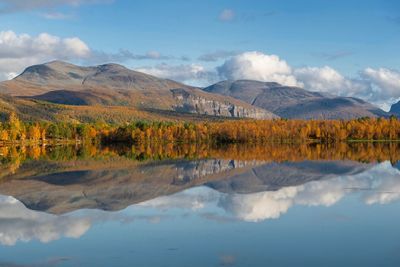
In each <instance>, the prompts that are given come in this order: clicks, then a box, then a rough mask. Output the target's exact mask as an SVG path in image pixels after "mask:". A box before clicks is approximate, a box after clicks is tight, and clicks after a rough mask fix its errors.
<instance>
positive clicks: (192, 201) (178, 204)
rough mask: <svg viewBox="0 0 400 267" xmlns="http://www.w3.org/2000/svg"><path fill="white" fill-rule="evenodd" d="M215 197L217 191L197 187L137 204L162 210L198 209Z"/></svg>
mask: <svg viewBox="0 0 400 267" xmlns="http://www.w3.org/2000/svg"><path fill="white" fill-rule="evenodd" d="M217 197H218V192H215V191H213V190H210V189H208V188H204V187H198V188H193V189H190V190H186V191H183V192H180V193H177V194H174V195H170V196H163V197H158V198H155V199H152V200H149V201H146V202H143V203H140V204H138V205H139V206H145V207H152V208H157V209H162V210H167V209H171V208H178V209H191V210H199V209H202V208H204V206H205V204H206V203H210V202H212V201H214V200H215V199H216V198H217Z"/></svg>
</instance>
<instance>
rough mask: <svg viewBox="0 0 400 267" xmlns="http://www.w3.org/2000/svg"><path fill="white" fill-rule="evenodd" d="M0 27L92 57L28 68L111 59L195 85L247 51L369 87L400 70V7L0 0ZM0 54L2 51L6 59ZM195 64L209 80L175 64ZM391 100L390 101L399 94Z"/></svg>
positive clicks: (284, 1) (313, 1) (267, 0)
mask: <svg viewBox="0 0 400 267" xmlns="http://www.w3.org/2000/svg"><path fill="white" fill-rule="evenodd" d="M0 25H1V26H0V31H12V32H13V33H15V34H16V35H17V37H20V35H21V34H29V35H30V36H31V37H32V38H35V37H36V36H38V35H39V34H41V33H47V34H49V35H51V36H56V37H59V38H61V39H63V38H72V37H76V38H79V40H80V41H82V42H83V43H84V44H85V45H86V46H87V48H88V49H89V50H90V56H88V55H86V56H82V55H78V56H77V55H76V54H68V55H65V56H64V55H62V54H61V53H62V51H59V52H57V53H55V52H54V53H48V54H47V55H46V51H44V52H43V51H39V52H38V53H42V55H37V56H36V58H35V59H36V60H34V59H31V60H24V61H23V62H26V63H27V65H29V64H30V63H39V62H36V61H40V60H44V61H46V60H50V59H56V58H61V59H66V60H69V61H73V62H77V63H82V64H86V65H87V64H98V63H105V62H107V61H115V62H119V63H122V64H124V65H126V66H128V67H131V68H139V69H140V70H142V71H148V72H150V73H152V74H159V75H160V76H168V73H169V74H170V76H172V77H171V78H181V80H182V81H185V82H189V83H193V84H196V83H198V84H205V83H207V82H211V80H220V79H223V78H224V77H220V76H221V73H217V74H216V75H215V74H214V76H213V78H212V79H211V78H207V79H206V81H204V77H205V76H207V77H209V72H210V71H211V72H215V71H214V68H215V67H218V66H220V65H222V64H224V62H225V61H226V60H229V57H232V56H236V55H238V54H240V53H245V52H247V51H258V52H260V53H263V54H265V55H277V56H279V58H280V60H284V61H285V62H286V63H287V64H288V65H289V66H290V68H292V69H297V68H306V67H313V68H322V67H324V66H329V67H330V68H332V69H334V70H335V71H337V72H338V73H340V75H342V76H343V77H346V78H348V79H352V80H354V79H357V80H363V82H364V80H366V79H365V77H360V72H364V71H365V69H367V68H371V69H373V70H376V71H378V70H379V69H380V68H385V69H386V70H390V71H392V72H393V71H394V74H395V75H394V77H395V78H397V74H399V73H398V70H399V69H400V66H399V62H400V56H399V55H400V53H399V52H398V48H399V47H400V2H399V1H395V0H364V1H361V0H359V1H356V0H336V1H329V0H303V1H297V0H291V1H289V0H264V1H255V0H253V1H249V0H247V1H244V0H202V1H194V0H185V1H184V0H171V1H165V0H155V1H139V0H138V1H128V0H52V1H51V0H37V1H25V0H0ZM0 40H1V39H0ZM54 49H59V50H63V49H62V48H60V47H55V48H54ZM121 50H124V53H121V52H120V51H121ZM36 52H37V51H36ZM127 53H129V55H130V56H124V55H127ZM210 53H212V54H213V55H214V57H216V56H218V57H217V58H218V60H216V61H209V60H208V61H204V60H201V59H204V58H208V59H210V55H208V57H204V55H206V56H207V54H210ZM3 54H5V53H4V52H3V53H2V51H1V45H0V55H1V56H2V57H3V58H6V55H3ZM19 62H20V64H14V65H18V68H16V69H13V70H9V69H7V68H6V67H3V68H2V67H1V58H0V72H3V73H6V72H7V71H8V72H9V73H18V72H19V71H20V69H21V68H22V67H23V63H22V61H21V60H20V61H19ZM193 64H195V65H196V66H197V67H200V68H202V71H204V72H205V74H204V73H203V74H202V75H200V77H201V78H202V79H203V81H196V79H197V78H198V77H197V76H195V77H191V78H190V77H189V78H187V79H186V78H185V75H184V74H182V75H175V74H176V72H177V71H179V68H178V67H177V66H180V67H181V68H180V69H182V68H183V66H188V65H193ZM161 65H162V66H163V68H162V70H163V71H159V68H158V67H159V66H161ZM167 68H169V69H168V71H166V70H165V69H167ZM171 68H172V70H170V69H171ZM197 69H199V68H197ZM186 70H187V69H186ZM172 71H174V73H173V74H171V72H172ZM166 72H168V73H166ZM377 74H380V73H377ZM391 74H393V73H391ZM399 75H400V74H399ZM3 76H6V74H3ZM8 76H10V77H11V76H12V75H11V74H10V75H8ZM186 76H187V75H186ZM225 76H229V75H225ZM361 76H362V75H361ZM378 76H382V75H378ZM386 76H387V75H386ZM392 76H393V75H392ZM216 77H217V78H216ZM250 77H251V76H250ZM399 77H400V76H399ZM239 78H240V76H239ZM244 78H247V76H246V77H244ZM375 78H376V77H375ZM367 80H368V79H367ZM380 83H381V84H382V81H380ZM300 84H301V85H308V86H310V83H305V82H304V81H301V83H299V85H300ZM377 85H378V82H375V84H372V85H371V84H370V85H369V86H370V87H371V88H369V89H365V90H367V91H369V96H368V97H370V98H371V97H372V96H371V92H372V91H373V90H378V89H379V90H380V89H382V88H378V89H376V88H377ZM372 87H375V89H374V88H372ZM378 87H382V86H381V85H379V86H378ZM311 89H313V88H311ZM395 89H396V88H395ZM397 89H398V90H397ZM397 89H396V90H397V91H400V88H397ZM327 90H328V89H327ZM329 90H331V89H329ZM358 90H359V89H358ZM390 90H391V91H393V88H391V89H390ZM396 90H395V91H396ZM390 97H391V101H394V100H396V99H397V98H399V97H400V93H399V94H396V93H395V94H393V93H392V94H391V95H390ZM364 98H367V96H365V97H364ZM387 99H388V97H386V98H385V101H388V100H387Z"/></svg>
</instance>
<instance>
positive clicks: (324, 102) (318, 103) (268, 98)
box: [204, 80, 388, 119]
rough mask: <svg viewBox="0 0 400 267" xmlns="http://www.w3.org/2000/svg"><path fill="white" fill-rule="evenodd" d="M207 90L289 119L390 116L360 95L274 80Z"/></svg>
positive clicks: (221, 84)
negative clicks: (337, 93)
mask: <svg viewBox="0 0 400 267" xmlns="http://www.w3.org/2000/svg"><path fill="white" fill-rule="evenodd" d="M204 91H206V92H209V93H215V94H220V95H224V96H230V97H234V98H236V99H240V100H243V101H245V102H247V103H249V104H251V105H253V106H256V107H260V108H263V109H266V110H269V111H270V112H273V113H274V114H277V115H279V116H280V117H283V118H290V119H291V118H296V119H351V118H358V117H380V116H387V115H388V114H387V113H386V112H384V111H383V110H381V109H379V108H377V107H375V106H373V105H372V104H370V103H368V102H365V101H363V100H361V99H358V98H353V97H338V96H330V95H325V94H323V93H319V92H310V91H307V90H305V89H302V88H298V87H289V86H283V85H280V84H278V83H273V82H259V81H251V80H237V81H222V82H219V83H216V84H214V85H211V86H209V87H207V88H204Z"/></svg>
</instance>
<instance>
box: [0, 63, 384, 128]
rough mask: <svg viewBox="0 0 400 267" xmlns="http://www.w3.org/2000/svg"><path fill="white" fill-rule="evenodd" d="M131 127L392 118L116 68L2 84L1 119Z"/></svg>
mask: <svg viewBox="0 0 400 267" xmlns="http://www.w3.org/2000/svg"><path fill="white" fill-rule="evenodd" d="M10 111H14V112H16V113H17V114H18V115H19V116H20V117H21V118H23V119H42V120H43V119H44V120H51V121H57V120H59V121H81V122H87V121H89V122H90V121H96V120H99V119H100V120H104V121H107V122H127V121H131V120H134V119H167V120H179V119H188V120H192V119H205V118H208V119H210V118H253V119H274V118H279V117H282V118H297V119H350V118H358V117H381V116H389V115H390V113H387V112H384V111H383V110H381V109H379V108H377V107H375V106H374V105H372V104H370V103H368V102H365V101H363V100H361V99H358V98H351V97H338V96H332V95H327V94H324V93H320V92H311V91H307V90H305V89H302V88H298V87H289V86H283V85H280V84H278V83H273V82H259V81H251V80H238V81H222V82H219V83H217V84H214V85H211V86H209V87H206V88H199V87H193V86H188V85H185V84H182V83H179V82H176V81H172V80H168V79H161V78H157V77H154V76H151V75H148V74H144V73H140V72H137V71H133V70H130V69H128V68H125V67H124V66H121V65H117V64H104V65H99V66H93V67H81V66H76V65H73V64H70V63H66V62H62V61H52V62H49V63H45V64H40V65H34V66H30V67H28V68H26V69H25V70H24V71H23V73H21V74H20V75H19V76H17V77H16V78H14V79H12V80H9V81H4V82H1V83H0V118H1V119H3V120H4V119H5V118H6V117H7V116H6V114H7V113H9V112H10Z"/></svg>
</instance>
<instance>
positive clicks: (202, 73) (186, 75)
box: [136, 63, 217, 86]
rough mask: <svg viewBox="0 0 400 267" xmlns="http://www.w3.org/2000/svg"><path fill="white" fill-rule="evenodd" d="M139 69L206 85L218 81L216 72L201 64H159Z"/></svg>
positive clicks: (177, 79)
mask: <svg viewBox="0 0 400 267" xmlns="http://www.w3.org/2000/svg"><path fill="white" fill-rule="evenodd" d="M136 70H137V71H140V72H144V73H147V74H150V75H154V76H157V77H161V78H168V79H172V80H175V81H180V82H183V83H187V84H191V85H196V86H206V85H209V84H210V83H212V82H215V81H216V78H217V77H216V73H215V72H213V71H209V70H207V69H206V68H205V67H203V66H202V65H199V64H188V65H184V64H181V65H169V64H165V63H163V64H159V65H156V66H153V67H141V68H137V69H136Z"/></svg>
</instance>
